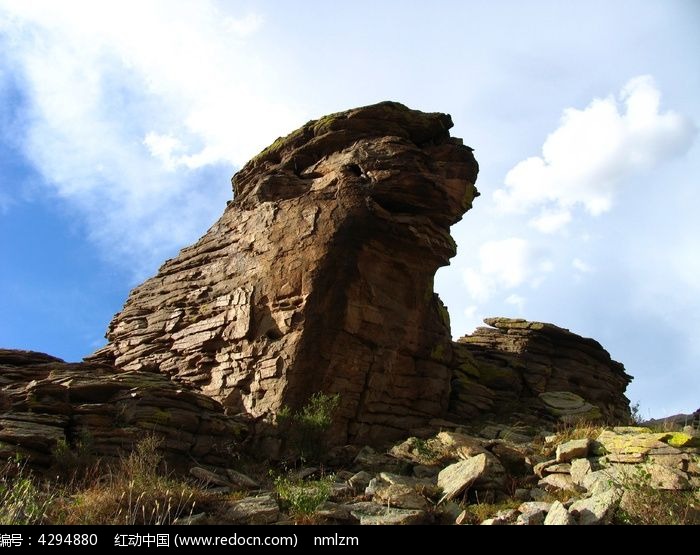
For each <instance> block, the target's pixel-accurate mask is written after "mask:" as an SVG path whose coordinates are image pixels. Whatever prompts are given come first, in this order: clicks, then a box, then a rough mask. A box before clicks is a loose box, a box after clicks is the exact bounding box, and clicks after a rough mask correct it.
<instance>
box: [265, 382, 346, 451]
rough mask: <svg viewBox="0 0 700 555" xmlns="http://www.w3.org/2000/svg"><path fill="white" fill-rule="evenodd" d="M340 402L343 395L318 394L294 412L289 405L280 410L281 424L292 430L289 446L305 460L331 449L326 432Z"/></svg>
mask: <svg viewBox="0 0 700 555" xmlns="http://www.w3.org/2000/svg"><path fill="white" fill-rule="evenodd" d="M339 404H340V395H339V394H337V393H336V394H335V395H327V394H325V393H321V392H318V393H314V394H313V395H312V396H311V398H310V399H309V401H308V402H307V403H306V404H305V405H304V406H303V407H302V408H301V410H300V411H298V412H296V413H294V414H292V411H291V410H290V409H289V407H282V409H280V411H279V412H278V413H277V421H278V422H279V424H280V425H281V426H283V427H285V428H288V430H289V435H288V437H289V446H290V447H291V448H292V449H293V450H295V451H296V452H297V454H298V456H299V457H300V458H301V459H302V460H305V461H318V460H320V459H321V457H322V456H323V454H324V453H325V452H326V450H327V441H326V439H327V438H326V432H327V431H328V429H329V428H330V426H331V424H332V423H333V414H334V413H335V411H336V409H337V408H338V405H339Z"/></svg>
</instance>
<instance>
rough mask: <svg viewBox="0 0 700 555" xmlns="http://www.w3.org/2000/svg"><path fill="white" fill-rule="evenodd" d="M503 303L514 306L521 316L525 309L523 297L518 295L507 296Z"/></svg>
mask: <svg viewBox="0 0 700 555" xmlns="http://www.w3.org/2000/svg"><path fill="white" fill-rule="evenodd" d="M504 302H505V303H506V304H510V305H513V306H515V307H516V308H517V309H518V313H519V314H522V312H523V309H524V307H525V297H521V296H520V295H516V294H515V293H513V294H512V295H509V296H507V297H506V298H505V301H504Z"/></svg>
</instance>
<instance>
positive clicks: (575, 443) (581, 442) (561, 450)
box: [557, 438, 590, 463]
mask: <svg viewBox="0 0 700 555" xmlns="http://www.w3.org/2000/svg"><path fill="white" fill-rule="evenodd" d="M589 445H590V440H589V439H587V438H586V439H572V440H571V441H567V442H565V443H561V444H559V445H557V462H559V463H565V462H569V461H572V460H574V459H585V458H586V457H587V456H588V448H589Z"/></svg>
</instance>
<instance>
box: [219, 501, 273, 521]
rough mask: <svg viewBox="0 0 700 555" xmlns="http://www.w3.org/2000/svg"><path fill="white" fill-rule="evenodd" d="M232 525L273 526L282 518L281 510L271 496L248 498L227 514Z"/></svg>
mask: <svg viewBox="0 0 700 555" xmlns="http://www.w3.org/2000/svg"><path fill="white" fill-rule="evenodd" d="M226 517H227V519H228V520H229V521H230V522H231V523H232V524H272V523H273V522H277V520H279V517H280V508H279V505H278V504H277V501H276V500H275V498H274V497H273V496H272V495H271V494H265V495H260V496H258V497H246V498H245V499H241V500H240V501H238V502H237V503H236V504H235V505H234V506H233V507H231V509H229V511H228V512H227V513H226Z"/></svg>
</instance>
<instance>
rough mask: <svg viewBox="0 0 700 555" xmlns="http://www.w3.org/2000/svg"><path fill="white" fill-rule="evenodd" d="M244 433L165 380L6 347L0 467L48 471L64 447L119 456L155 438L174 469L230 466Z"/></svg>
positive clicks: (0, 375)
mask: <svg viewBox="0 0 700 555" xmlns="http://www.w3.org/2000/svg"><path fill="white" fill-rule="evenodd" d="M246 432H247V427H246V426H244V425H242V424H240V423H238V422H235V421H234V420H233V419H232V418H229V417H227V416H225V415H224V413H223V410H222V408H221V406H220V405H219V404H218V403H217V402H216V401H214V400H212V399H209V398H208V397H206V396H204V395H202V394H200V393H195V392H193V391H188V390H186V389H183V388H181V387H178V385H177V384H176V383H174V382H173V381H171V380H170V379H168V378H167V377H166V376H163V375H160V374H152V373H144V372H116V371H115V369H114V368H113V367H110V366H106V365H101V364H94V363H92V364H91V363H78V364H69V363H65V362H63V361H62V360H60V359H57V358H55V357H52V356H49V355H45V354H42V353H35V352H32V351H14V350H8V349H0V461H4V460H6V459H7V458H10V457H13V456H14V455H15V454H20V455H22V456H24V457H27V458H28V460H29V461H30V462H31V464H32V465H33V466H35V467H38V468H47V467H49V466H50V465H51V463H52V457H53V454H54V451H55V449H56V447H57V445H58V444H59V443H63V442H65V444H66V445H69V446H75V445H76V444H77V443H78V442H80V441H83V440H84V439H85V438H87V440H88V441H89V443H90V448H91V451H92V452H93V453H94V454H96V455H99V456H101V457H108V458H109V457H114V458H116V457H118V456H119V455H120V454H123V453H124V452H128V451H130V450H131V449H132V448H133V446H134V444H135V443H136V442H137V441H138V440H140V439H142V438H143V437H144V436H145V435H148V434H154V435H157V436H159V437H160V438H161V439H162V445H161V448H162V451H163V452H164V454H165V456H166V457H167V458H168V459H169V460H170V461H171V462H172V463H174V464H175V465H176V466H177V465H180V464H188V463H191V461H192V460H195V461H199V462H202V463H209V464H226V463H228V462H229V460H230V459H231V455H232V453H233V452H234V451H235V450H236V449H237V448H238V445H239V443H240V440H242V439H243V438H244V437H245V434H246Z"/></svg>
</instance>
